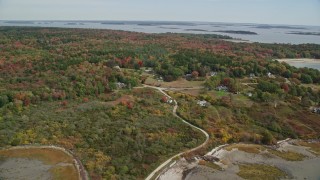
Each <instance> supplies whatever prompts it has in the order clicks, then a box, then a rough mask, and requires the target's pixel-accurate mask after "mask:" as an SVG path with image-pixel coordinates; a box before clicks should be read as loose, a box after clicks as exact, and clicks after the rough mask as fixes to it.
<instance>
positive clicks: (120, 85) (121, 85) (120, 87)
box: [116, 82, 127, 89]
mask: <svg viewBox="0 0 320 180" xmlns="http://www.w3.org/2000/svg"><path fill="white" fill-rule="evenodd" d="M116 85H117V88H118V89H122V88H125V87H127V85H126V84H124V83H122V82H117V83H116Z"/></svg>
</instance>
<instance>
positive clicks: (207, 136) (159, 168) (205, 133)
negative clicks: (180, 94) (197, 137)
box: [141, 85, 209, 180]
mask: <svg viewBox="0 0 320 180" xmlns="http://www.w3.org/2000/svg"><path fill="white" fill-rule="evenodd" d="M141 88H153V89H156V90H158V91H160V92H161V93H162V94H163V95H165V96H166V97H168V98H170V99H173V98H172V97H171V96H169V95H168V94H167V93H165V92H164V90H167V89H171V88H161V87H155V86H149V85H143V87H141ZM183 89H185V88H183ZM173 101H174V104H175V105H174V107H173V111H172V114H173V115H174V116H175V117H177V118H179V119H180V120H181V121H182V122H183V123H185V124H187V125H189V126H191V127H192V128H195V129H197V130H199V131H201V132H202V133H203V134H204V135H205V136H206V140H205V141H204V142H203V143H202V144H201V145H199V146H198V147H195V148H193V149H190V150H188V151H184V152H181V153H179V154H176V155H174V156H172V157H171V158H169V159H168V160H167V161H165V162H163V163H162V164H161V165H159V166H158V167H157V168H156V169H155V170H154V171H153V172H152V173H150V174H149V176H148V177H147V178H146V180H151V179H153V178H154V176H155V175H156V174H157V173H158V172H159V171H160V170H161V169H163V168H164V167H165V166H167V165H168V164H169V163H170V162H171V161H172V160H173V159H174V158H176V157H179V156H181V155H182V154H185V153H190V152H192V151H196V150H198V149H200V148H202V147H203V146H205V145H206V144H207V143H208V141H209V134H208V133H207V132H206V131H205V130H203V129H201V128H199V127H197V126H194V125H192V124H190V123H189V122H187V121H186V120H184V119H183V118H181V117H180V116H179V115H178V114H177V109H178V103H177V101H176V100H174V99H173ZM157 178H158V177H155V178H154V179H157Z"/></svg>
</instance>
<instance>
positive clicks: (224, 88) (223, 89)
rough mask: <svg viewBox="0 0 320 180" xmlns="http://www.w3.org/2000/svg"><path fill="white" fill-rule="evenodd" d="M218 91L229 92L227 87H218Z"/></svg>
mask: <svg viewBox="0 0 320 180" xmlns="http://www.w3.org/2000/svg"><path fill="white" fill-rule="evenodd" d="M216 89H217V90H218V91H228V90H229V89H228V87H227V86H218V87H217V88H216Z"/></svg>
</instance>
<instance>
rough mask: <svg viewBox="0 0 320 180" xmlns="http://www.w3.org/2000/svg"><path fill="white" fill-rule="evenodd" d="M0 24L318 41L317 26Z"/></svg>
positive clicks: (319, 28) (2, 23)
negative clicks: (235, 32)
mask: <svg viewBox="0 0 320 180" xmlns="http://www.w3.org/2000/svg"><path fill="white" fill-rule="evenodd" d="M0 26H31V27H60V28H90V29H112V30H125V31H134V32H145V33H167V32H171V33H192V34H221V35H228V36H231V37H233V38H238V39H242V40H246V41H250V42H260V43H286V44H305V43H313V44H320V26H298V25H297V26H292V25H267V24H250V23H245V24H244V23H208V22H159V21H157V22H154V21H0ZM216 31H220V32H216ZM221 31H248V32H252V33H256V35H253V34H230V33H226V32H221ZM292 33H300V34H292ZM301 33H314V34H318V35H302V34H301Z"/></svg>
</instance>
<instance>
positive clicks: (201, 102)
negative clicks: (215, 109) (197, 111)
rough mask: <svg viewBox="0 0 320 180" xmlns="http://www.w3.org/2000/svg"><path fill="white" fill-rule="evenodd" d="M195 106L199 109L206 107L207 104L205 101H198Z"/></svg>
mask: <svg viewBox="0 0 320 180" xmlns="http://www.w3.org/2000/svg"><path fill="white" fill-rule="evenodd" d="M197 104H198V105H199V106H201V107H206V106H207V105H208V102H207V101H205V100H202V101H200V100H198V102H197Z"/></svg>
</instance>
